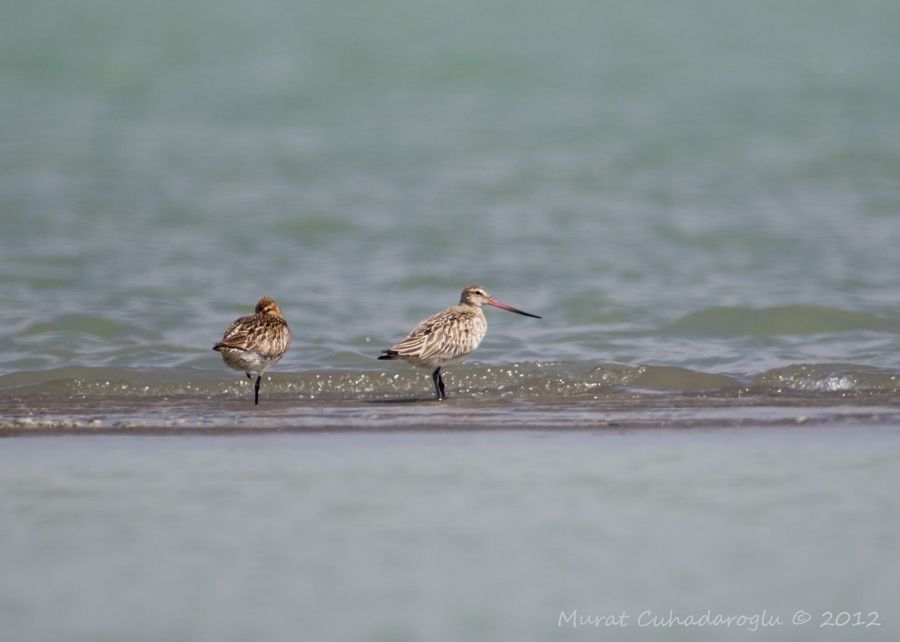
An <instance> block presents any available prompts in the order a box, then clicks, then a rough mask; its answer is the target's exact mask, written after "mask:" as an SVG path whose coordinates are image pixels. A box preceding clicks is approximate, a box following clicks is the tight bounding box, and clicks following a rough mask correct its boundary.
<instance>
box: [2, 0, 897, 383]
mask: <svg viewBox="0 0 900 642" xmlns="http://www.w3.org/2000/svg"><path fill="white" fill-rule="evenodd" d="M814 9H815V10H811V9H810V5H809V3H806V2H799V1H798V2H789V3H783V2H777V3H776V2H764V3H762V4H760V3H753V4H752V5H747V6H739V5H736V4H733V3H729V4H728V5H723V6H720V5H718V4H716V3H708V2H702V1H687V0H686V1H684V2H679V3H677V4H676V5H672V4H671V3H667V2H656V1H650V2H641V3H639V4H638V5H635V6H633V7H631V6H629V7H623V6H620V4H616V3H604V2H580V1H578V0H572V1H567V2H564V3H563V4H562V5H559V6H556V5H554V6H552V7H551V6H550V5H546V4H542V3H537V2H525V3H516V5H515V7H512V6H507V4H506V3H504V2H501V1H496V2H495V1H491V2H486V3H485V2H466V1H464V2H460V3H454V5H453V6H452V7H450V6H444V5H442V4H440V3H426V4H425V5H423V4H422V3H409V2H405V1H404V0H395V1H391V2H388V3H379V5H378V6H377V7H363V6H356V5H351V4H348V3H301V4H299V5H295V4H290V3H283V2H279V1H278V0H263V1H262V2H261V3H258V4H255V5H253V7H252V8H251V7H249V6H244V5H242V4H241V3H235V2H224V3H223V2H217V3H211V2H209V1H208V0H190V1H188V2H183V3H180V4H179V6H178V7H177V8H175V7H172V6H170V5H167V4H159V3H157V2H144V1H142V0H139V1H137V2H129V3H128V5H127V6H120V5H118V4H116V3H111V2H108V1H105V0H86V1H85V2H79V3H78V4H77V6H76V5H72V4H71V3H65V2H56V1H53V0H42V1H41V2H24V1H23V2H20V1H14V2H13V3H12V5H11V7H10V10H9V13H10V16H11V19H7V20H4V21H3V22H4V24H3V25H2V26H0V30H2V36H3V37H2V38H0V43H2V44H0V47H2V49H0V54H2V55H0V58H2V60H3V61H4V62H3V63H2V65H0V91H2V93H3V95H4V96H7V100H4V101H3V103H2V105H0V110H2V111H0V117H2V120H3V122H4V123H5V126H4V136H3V141H2V143H0V207H2V218H0V225H2V234H0V257H2V258H0V284H2V285H0V304H2V305H0V333H2V334H0V338H2V339H3V344H4V346H5V349H4V351H3V353H2V354H0V376H4V380H3V381H4V385H5V386H8V387H16V386H17V385H19V384H20V383H21V382H23V381H27V380H28V379H29V377H30V376H31V375H29V374H23V373H33V372H49V373H54V372H55V371H56V370H58V369H62V370H60V371H59V373H58V376H56V375H53V376H52V378H53V379H58V378H65V377H66V376H67V375H66V372H67V371H66V370H65V369H67V368H71V367H72V366H80V367H84V368H90V369H93V371H88V372H83V373H82V374H81V375H80V376H79V377H78V378H79V380H85V381H98V382H100V381H106V380H111V379H118V378H119V377H120V370H121V369H123V368H125V369H134V370H137V371H141V372H145V371H149V370H152V369H170V372H169V373H168V376H167V381H168V382H170V383H171V382H178V383H180V385H182V386H183V387H184V388H185V389H186V390H189V388H190V386H191V385H193V384H194V383H195V381H196V380H201V381H202V380H206V379H207V378H208V377H209V376H215V377H217V378H219V379H220V380H221V381H222V382H223V383H222V385H226V383H225V382H234V380H235V377H234V373H232V372H230V371H228V370H226V369H224V368H223V367H222V365H221V362H220V360H219V357H218V355H217V354H215V353H213V352H212V351H210V350H209V349H208V347H209V346H211V345H212V343H214V342H215V341H216V340H217V339H219V338H220V336H221V333H222V331H223V330H224V328H225V327H226V326H227V324H228V323H229V322H230V321H231V320H232V319H233V318H234V317H236V316H238V315H241V314H246V313H248V312H249V311H250V310H251V309H252V306H253V304H254V302H255V301H256V300H257V299H258V298H259V297H260V296H261V295H263V294H268V295H270V296H273V297H275V298H276V299H278V301H279V302H280V303H281V305H282V307H283V308H284V310H285V312H286V314H287V317H288V320H289V322H290V323H291V325H292V327H293V329H294V332H295V335H296V338H295V345H294V348H293V349H292V350H291V351H290V352H289V353H288V355H287V356H286V357H285V359H284V360H283V362H282V363H281V364H279V366H278V369H277V370H276V371H275V372H279V371H280V372H282V373H294V374H297V375H300V374H301V373H302V374H307V373H324V372H327V371H332V370H346V371H347V372H348V373H349V372H352V373H356V372H361V373H362V374H364V375H367V376H375V374H376V373H381V372H388V373H392V374H393V373H400V375H401V377H403V378H404V379H405V378H406V377H407V374H406V373H407V372H408V371H407V370H404V369H403V367H402V365H396V364H387V365H385V364H378V363H375V362H373V358H374V357H375V356H376V355H377V354H378V353H379V351H380V350H381V349H383V348H384V347H386V346H388V345H391V344H392V343H393V342H395V341H396V340H397V339H399V338H401V337H402V336H403V335H404V334H405V332H406V331H408V330H409V329H410V328H411V327H412V326H413V325H414V324H415V323H416V322H417V321H418V320H420V319H421V318H423V317H424V316H426V315H427V314H430V313H432V312H434V311H436V310H439V309H441V308H443V307H446V306H448V305H451V304H453V303H455V302H456V299H457V297H458V295H459V291H460V290H461V289H462V287H463V286H464V285H466V284H467V283H469V282H472V281H478V282H483V283H484V284H486V285H487V286H488V287H489V288H490V290H491V291H492V293H493V294H494V295H495V296H497V297H498V298H499V299H501V300H506V301H509V302H510V303H512V304H514V305H516V306H519V307H522V308H523V309H525V310H529V311H532V312H535V313H537V314H541V315H542V316H543V317H544V318H543V319H542V320H540V321H538V320H534V319H522V318H519V317H514V316H511V315H507V314H505V313H503V312H500V311H497V310H492V311H490V312H489V320H490V324H491V328H490V330H489V334H488V338H487V340H486V341H485V343H484V345H483V346H482V348H481V349H480V350H479V352H478V353H477V355H476V360H477V361H479V362H481V363H483V364H486V365H491V364H500V365H502V364H513V363H519V364H525V367H527V368H537V367H540V366H542V365H544V364H548V363H549V364H552V365H553V368H551V370H552V371H553V372H554V374H555V373H557V372H560V371H561V372H562V373H563V376H568V377H569V378H577V377H579V376H581V373H582V372H583V371H584V370H585V369H587V370H590V369H591V368H593V367H595V366H596V367H601V368H603V367H605V366H614V367H618V366H622V367H623V368H624V369H633V370H636V369H640V368H653V367H656V366H664V367H673V368H683V369H685V370H684V374H685V375H686V377H687V378H688V379H690V378H691V376H692V374H691V373H695V372H699V373H702V374H703V375H712V376H713V377H717V376H719V375H724V376H726V377H729V378H735V379H737V380H738V381H740V382H741V383H744V384H748V383H752V382H753V381H754V380H759V379H763V380H766V379H770V378H771V377H772V376H777V373H778V372H780V371H781V369H788V372H795V371H797V370H798V369H801V370H802V369H803V368H812V369H813V370H816V371H818V372H820V376H818V378H813V379H811V380H810V381H808V382H805V383H804V384H802V385H803V386H805V387H806V388H810V387H820V388H823V389H828V388H829V387H832V385H833V384H832V383H831V382H832V381H833V379H832V377H833V376H834V374H833V373H832V372H831V371H832V370H835V369H837V370H840V371H846V372H849V373H850V375H848V377H847V379H846V381H847V383H846V386H847V387H849V388H853V387H854V386H855V385H857V384H856V383H855V382H856V381H857V380H858V378H859V377H858V376H857V374H858V373H866V376H874V377H876V378H877V382H876V383H875V384H874V385H875V386H876V387H877V388H882V387H884V386H890V385H893V384H892V383H891V382H892V381H893V379H891V378H892V377H894V376H895V375H896V374H897V373H898V372H900V303H898V297H897V293H896V275H897V274H898V273H900V258H898V253H897V252H896V248H897V247H898V245H900V219H898V211H900V152H898V150H900V121H898V119H897V110H896V106H897V105H898V104H900V84H898V83H896V82H893V79H894V78H895V77H896V71H895V70H896V68H897V66H898V63H900V45H898V42H897V39H896V37H895V33H894V29H893V25H894V24H896V23H897V22H898V21H900V9H898V6H896V5H895V3H891V2H883V1H881V0H865V1H864V2H863V3H862V4H856V5H854V8H853V9H852V11H851V10H850V9H849V8H848V7H846V6H845V3H840V2H817V3H815V7H814ZM821 364H825V365H824V366H823V365H821ZM830 364H841V365H840V366H831V365H830ZM882 375H883V377H882ZM410 376H411V375H410ZM457 376H460V377H466V376H467V375H466V374H465V371H463V372H462V374H459V375H457ZM426 383H427V382H426ZM73 385H75V384H73ZM545 385H548V386H551V387H552V386H553V385H555V384H554V383H553V382H552V381H551V382H547V383H546V384H545ZM694 387H696V383H695V382H693V381H690V380H688V381H682V380H679V379H678V378H675V379H673V384H672V390H675V391H677V390H679V389H681V388H688V389H691V388H694ZM160 391H162V389H160ZM339 392H346V393H347V394H352V393H353V392H355V393H358V394H361V393H362V392H364V390H362V389H353V390H350V389H347V390H340V391H339ZM385 392H388V391H385Z"/></svg>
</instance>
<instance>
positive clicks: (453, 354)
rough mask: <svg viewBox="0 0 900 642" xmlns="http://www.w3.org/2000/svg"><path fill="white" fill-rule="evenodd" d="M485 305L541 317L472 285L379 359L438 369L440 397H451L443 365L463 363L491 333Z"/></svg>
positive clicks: (435, 377) (436, 386) (435, 375)
mask: <svg viewBox="0 0 900 642" xmlns="http://www.w3.org/2000/svg"><path fill="white" fill-rule="evenodd" d="M482 305H492V306H494V307H495V308H500V309H501V310H507V311H509V312H515V313H516V314H522V315H524V316H526V317H534V318H535V319H540V318H541V317H539V316H538V315H536V314H530V313H528V312H522V310H519V309H517V308H514V307H512V306H510V305H506V304H505V303H500V302H499V301H497V300H495V299H494V298H493V297H491V295H490V294H488V293H487V290H485V289H484V288H483V287H482V286H480V285H470V286H468V287H467V288H466V289H465V290H463V291H462V294H461V295H460V297H459V305H455V306H453V307H452V308H447V309H446V310H443V311H441V312H438V313H437V314H435V315H432V316H430V317H428V318H427V319H425V320H424V321H422V322H421V323H420V324H419V325H417V326H416V327H415V328H413V330H412V332H410V333H409V335H408V336H407V337H406V338H405V339H403V341H401V342H400V343H398V344H397V345H395V346H393V347H392V348H390V349H388V350H385V351H384V352H383V353H382V354H381V356H380V357H378V358H379V359H403V360H405V361H408V362H409V363H411V364H413V365H415V366H420V367H422V368H434V372H432V373H431V379H432V381H434V392H435V396H436V397H437V399H445V398H446V397H447V395H446V393H445V392H444V379H443V378H442V377H441V368H443V367H444V366H448V365H452V364H454V363H459V362H460V361H462V360H463V359H464V358H465V357H467V356H468V355H469V354H471V353H472V352H474V351H475V349H476V348H477V347H478V346H479V344H480V343H481V340H482V339H484V335H485V333H487V319H485V318H484V312H483V311H482V309H481V306H482Z"/></svg>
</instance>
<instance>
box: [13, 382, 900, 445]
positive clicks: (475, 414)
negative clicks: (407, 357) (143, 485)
mask: <svg viewBox="0 0 900 642" xmlns="http://www.w3.org/2000/svg"><path fill="white" fill-rule="evenodd" d="M838 423H840V424H864V425H885V426H900V395H897V394H894V393H891V394H865V395H863V394H855V395H852V396H847V395H808V396H799V395H794V396H788V397H777V396H771V395H745V396H725V395H703V394H692V395H685V394H679V395H654V394H624V393H623V394H619V395H612V396H608V397H606V398H603V399H598V400H590V401H586V400H577V401H570V402H559V401H554V402H541V401H534V400H524V401H519V400H514V399H500V398H492V399H485V398H471V397H457V398H454V399H450V400H447V401H444V402H441V403H436V402H434V401H432V400H430V399H427V398H421V399H417V398H400V399H389V400H377V401H370V400H349V401H348V400H344V401H335V400H312V401H310V400H298V399H296V398H290V397H276V398H270V399H267V400H266V402H265V403H264V404H262V405H260V406H258V407H254V406H252V405H251V404H248V403H247V401H246V400H245V399H221V398H209V397H208V396H205V395H204V396H179V397H139V398H128V397H121V396H108V397H80V398H73V397H67V396H66V397H60V396H47V395H25V396H16V397H10V398H7V399H6V400H4V401H0V436H6V437H12V436H21V435H61V434H66V435H91V434H133V435H155V434H164V435H171V434H195V435H197V434H210V435H213V434H243V433H265V432H279V433H281V432H297V433H304V432H316V433H320V432H430V431H479V430H486V431H487V430H548V431H584V430H598V431H602V430H636V429H686V428H710V429H711V428H718V427H755V426H758V427H764V426H784V427H804V426H817V425H826V424H827V425H834V424H838Z"/></svg>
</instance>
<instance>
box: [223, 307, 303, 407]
mask: <svg viewBox="0 0 900 642" xmlns="http://www.w3.org/2000/svg"><path fill="white" fill-rule="evenodd" d="M290 345H291V329H290V328H289V327H288V324H287V321H285V319H284V313H282V311H281V308H279V307H278V304H277V303H276V302H275V300H274V299H271V298H269V297H267V296H264V297H263V298H261V299H260V300H259V303H257V304H256V311H255V313H254V314H251V315H249V316H246V317H241V318H240V319H237V320H236V321H234V322H233V323H232V324H231V325H230V326H228V329H227V330H225V336H223V337H222V340H221V341H219V342H218V343H217V344H216V345H214V346H213V350H215V351H217V352H221V353H222V359H223V360H224V361H225V363H226V364H228V366H230V367H231V368H234V369H235V370H242V371H244V372H246V373H247V377H248V378H251V379H252V375H253V374H255V375H256V384H255V386H254V394H253V400H254V403H256V404H258V403H259V384H260V381H261V379H262V375H263V373H264V372H265V371H266V369H267V368H269V367H271V366H273V365H275V364H276V363H277V362H278V361H279V359H281V357H283V356H284V353H285V352H287V349H288V347H289V346H290Z"/></svg>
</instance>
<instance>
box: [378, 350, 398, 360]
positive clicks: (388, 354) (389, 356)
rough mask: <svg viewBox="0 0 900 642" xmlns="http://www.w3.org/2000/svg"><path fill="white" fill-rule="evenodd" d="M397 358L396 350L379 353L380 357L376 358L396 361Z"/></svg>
mask: <svg viewBox="0 0 900 642" xmlns="http://www.w3.org/2000/svg"><path fill="white" fill-rule="evenodd" d="M397 356H398V354H397V351H396V350H385V351H384V352H382V353H381V355H380V356H379V357H378V359H379V360H385V359H396V358H397Z"/></svg>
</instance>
